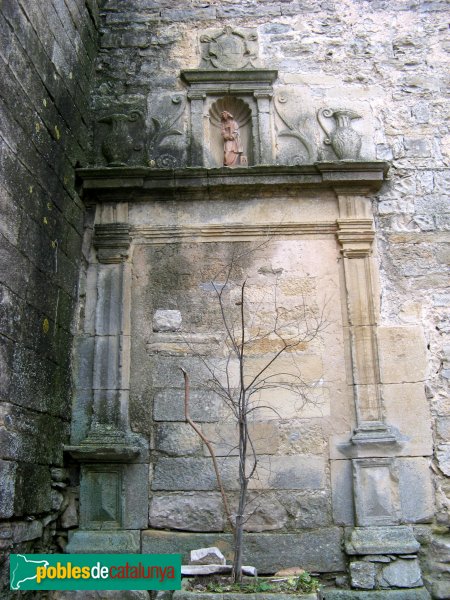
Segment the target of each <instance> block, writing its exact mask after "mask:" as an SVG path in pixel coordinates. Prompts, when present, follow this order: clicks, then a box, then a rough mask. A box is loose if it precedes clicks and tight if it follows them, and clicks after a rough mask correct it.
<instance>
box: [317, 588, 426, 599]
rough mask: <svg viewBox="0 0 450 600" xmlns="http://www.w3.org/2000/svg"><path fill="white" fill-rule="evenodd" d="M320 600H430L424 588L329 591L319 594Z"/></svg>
mask: <svg viewBox="0 0 450 600" xmlns="http://www.w3.org/2000/svg"><path fill="white" fill-rule="evenodd" d="M321 600H431V596H430V594H429V593H428V591H427V590H426V589H425V588H420V589H419V588H413V589H411V590H371V591H368V592H363V591H360V590H354V591H353V590H352V591H350V590H330V589H325V590H323V591H322V592H321Z"/></svg>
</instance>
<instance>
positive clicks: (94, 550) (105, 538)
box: [66, 529, 141, 554]
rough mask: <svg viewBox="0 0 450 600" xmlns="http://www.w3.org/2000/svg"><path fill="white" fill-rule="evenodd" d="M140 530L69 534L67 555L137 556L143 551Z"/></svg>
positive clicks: (76, 532)
mask: <svg viewBox="0 0 450 600" xmlns="http://www.w3.org/2000/svg"><path fill="white" fill-rule="evenodd" d="M140 534H141V532H140V531H139V530H132V529H129V530H123V529H122V530H114V531H92V530H88V529H79V530H77V531H74V532H69V543H68V544H67V546H66V553H69V554H136V553H138V552H140V550H141V541H140V538H141V535H140Z"/></svg>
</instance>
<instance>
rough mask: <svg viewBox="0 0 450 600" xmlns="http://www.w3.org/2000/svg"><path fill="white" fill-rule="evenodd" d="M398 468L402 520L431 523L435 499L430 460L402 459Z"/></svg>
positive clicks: (398, 463)
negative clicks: (412, 491)
mask: <svg viewBox="0 0 450 600" xmlns="http://www.w3.org/2000/svg"><path fill="white" fill-rule="evenodd" d="M397 468H398V475H399V488H400V502H401V512H402V519H403V520H404V521H406V522H407V523H429V522H431V521H432V519H433V514H434V506H435V498H434V489H433V484H432V481H431V472H430V463H429V460H428V459H427V458H420V457H417V458H402V459H399V460H398V461H397ZM411 490H414V494H412V493H411Z"/></svg>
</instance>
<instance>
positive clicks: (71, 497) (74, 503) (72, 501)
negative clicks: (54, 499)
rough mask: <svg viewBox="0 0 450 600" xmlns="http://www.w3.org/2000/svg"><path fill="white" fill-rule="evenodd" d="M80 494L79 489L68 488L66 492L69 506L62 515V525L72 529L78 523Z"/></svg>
mask: <svg viewBox="0 0 450 600" xmlns="http://www.w3.org/2000/svg"><path fill="white" fill-rule="evenodd" d="M78 496H79V491H78V490H77V489H73V488H68V489H67V490H66V492H65V498H66V502H67V506H66V508H65V510H64V511H63V513H62V515H61V527H63V528H64V529H71V528H72V527H76V526H77V525H78V521H79V519H78Z"/></svg>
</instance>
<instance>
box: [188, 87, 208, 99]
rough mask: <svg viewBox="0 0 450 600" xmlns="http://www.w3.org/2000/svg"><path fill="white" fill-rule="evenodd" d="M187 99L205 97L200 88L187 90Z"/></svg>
mask: <svg viewBox="0 0 450 600" xmlns="http://www.w3.org/2000/svg"><path fill="white" fill-rule="evenodd" d="M188 98H189V100H202V101H203V100H204V99H205V98H206V94H205V92H203V91H202V90H189V92H188Z"/></svg>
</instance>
